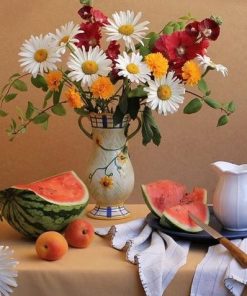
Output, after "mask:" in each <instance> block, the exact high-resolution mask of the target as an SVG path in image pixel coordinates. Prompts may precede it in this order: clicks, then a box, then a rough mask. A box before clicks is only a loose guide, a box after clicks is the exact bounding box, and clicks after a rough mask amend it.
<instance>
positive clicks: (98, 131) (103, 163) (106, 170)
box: [79, 113, 141, 219]
mask: <svg viewBox="0 0 247 296" xmlns="http://www.w3.org/2000/svg"><path fill="white" fill-rule="evenodd" d="M82 118H83V117H81V118H80V119H79V126H80V128H81V130H82V131H83V132H84V134H86V135H87V136H88V137H89V138H90V139H91V140H92V149H91V157H90V160H89V163H88V165H87V168H86V179H85V183H86V185H87V186H88V190H89V193H90V196H91V197H92V198H93V199H94V200H95V202H96V205H95V207H94V208H93V210H91V211H90V212H88V216H90V217H92V218H96V219H123V218H126V217H128V216H129V215H130V212H129V211H128V210H127V209H126V207H125V206H124V202H125V201H126V200H127V198H128V197H129V196H130V194H131V192H132V190H133V187H134V170H133V167H132V164H131V161H130V158H129V153H128V140H129V139H130V138H132V137H133V136H134V135H135V134H136V133H137V132H138V130H139V129H140V127H141V122H140V120H139V119H138V127H137V128H136V130H135V131H134V132H133V133H132V134H130V135H128V136H127V135H126V132H127V129H128V126H129V122H130V117H129V115H125V116H124V118H123V120H122V122H121V123H120V124H118V125H114V124H113V114H111V113H106V114H98V113H91V114H90V116H89V119H90V123H91V128H92V132H91V133H90V132H88V131H87V130H86V129H85V128H84V126H83V124H82Z"/></svg>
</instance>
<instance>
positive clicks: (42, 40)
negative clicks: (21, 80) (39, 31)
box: [19, 35, 61, 77]
mask: <svg viewBox="0 0 247 296" xmlns="http://www.w3.org/2000/svg"><path fill="white" fill-rule="evenodd" d="M19 55H20V56H21V57H22V58H21V59H20V60H19V61H20V62H21V67H23V71H24V72H28V73H31V74H32V75H33V77H36V76H37V75H38V73H40V74H43V73H44V72H48V71H49V70H56V69H57V66H56V63H57V62H60V61H61V59H60V54H59V53H58V52H57V47H54V46H53V44H52V39H51V37H50V36H48V35H46V36H44V37H43V36H42V35H40V36H39V37H38V36H35V37H34V36H31V38H30V39H29V40H26V41H25V43H24V44H23V45H22V47H21V52H20V53H19Z"/></svg>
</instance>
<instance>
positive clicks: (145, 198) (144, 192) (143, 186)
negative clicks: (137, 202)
mask: <svg viewBox="0 0 247 296" xmlns="http://www.w3.org/2000/svg"><path fill="white" fill-rule="evenodd" d="M141 191H142V195H143V198H144V201H145V203H146V205H147V206H148V208H149V210H150V211H151V212H152V213H153V214H154V215H155V216H156V217H159V218H160V217H161V216H162V212H160V211H158V210H156V209H155V207H154V206H152V202H151V200H150V199H149V195H148V193H147V191H146V185H141Z"/></svg>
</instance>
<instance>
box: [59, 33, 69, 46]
mask: <svg viewBox="0 0 247 296" xmlns="http://www.w3.org/2000/svg"><path fill="white" fill-rule="evenodd" d="M68 41H69V35H66V36H64V37H63V38H62V39H61V40H60V41H59V45H62V44H66V43H67V42H68Z"/></svg>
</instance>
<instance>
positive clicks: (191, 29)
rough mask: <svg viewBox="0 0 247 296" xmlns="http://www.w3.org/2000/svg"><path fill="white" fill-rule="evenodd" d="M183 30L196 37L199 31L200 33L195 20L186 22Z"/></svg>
mask: <svg viewBox="0 0 247 296" xmlns="http://www.w3.org/2000/svg"><path fill="white" fill-rule="evenodd" d="M185 31H186V32H187V33H188V34H190V35H192V36H195V37H196V38H197V37H198V35H199V33H200V30H199V22H197V21H194V22H193V23H190V24H188V25H187V26H186V27H185Z"/></svg>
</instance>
